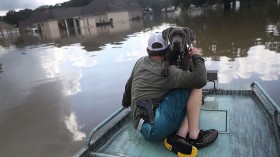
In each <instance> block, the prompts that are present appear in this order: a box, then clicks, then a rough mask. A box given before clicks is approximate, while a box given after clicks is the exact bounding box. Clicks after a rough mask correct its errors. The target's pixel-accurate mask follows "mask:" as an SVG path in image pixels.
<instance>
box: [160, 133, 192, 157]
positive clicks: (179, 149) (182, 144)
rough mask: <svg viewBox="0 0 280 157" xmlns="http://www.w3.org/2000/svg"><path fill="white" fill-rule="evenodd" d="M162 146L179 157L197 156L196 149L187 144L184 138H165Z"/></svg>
mask: <svg viewBox="0 0 280 157" xmlns="http://www.w3.org/2000/svg"><path fill="white" fill-rule="evenodd" d="M164 146H165V147H166V148H167V149H168V150H171V151H172V152H174V153H175V154H177V156H179V157H195V156H196V155H197V149H196V148H195V147H194V146H192V145H191V144H189V143H188V142H187V141H186V139H185V138H183V137H181V136H178V135H171V136H169V137H167V138H165V139H164Z"/></svg>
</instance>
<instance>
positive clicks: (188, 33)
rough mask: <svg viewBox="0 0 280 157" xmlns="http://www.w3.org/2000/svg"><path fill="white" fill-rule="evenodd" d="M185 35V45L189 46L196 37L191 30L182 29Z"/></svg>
mask: <svg viewBox="0 0 280 157" xmlns="http://www.w3.org/2000/svg"><path fill="white" fill-rule="evenodd" d="M183 29H184V31H185V32H186V34H187V44H188V45H191V43H192V42H193V41H194V40H195V38H196V35H195V33H194V31H193V30H191V29H189V28H188V27H184V28H183Z"/></svg>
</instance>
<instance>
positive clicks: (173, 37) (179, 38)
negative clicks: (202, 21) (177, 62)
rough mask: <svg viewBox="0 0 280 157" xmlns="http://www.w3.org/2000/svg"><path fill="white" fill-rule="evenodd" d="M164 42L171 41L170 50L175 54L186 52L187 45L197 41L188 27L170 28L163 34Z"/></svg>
mask: <svg viewBox="0 0 280 157" xmlns="http://www.w3.org/2000/svg"><path fill="white" fill-rule="evenodd" d="M162 37H163V39H164V40H166V41H169V43H170V50H171V51H175V52H178V51H179V52H181V53H182V52H184V51H185V49H186V48H187V45H189V46H190V45H191V43H192V42H193V41H194V39H195V37H196V36H195V33H194V31H192V30H191V29H189V28H187V27H169V28H167V29H165V30H163V32H162Z"/></svg>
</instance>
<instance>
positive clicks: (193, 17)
mask: <svg viewBox="0 0 280 157" xmlns="http://www.w3.org/2000/svg"><path fill="white" fill-rule="evenodd" d="M236 6H238V4H237V5H236ZM173 25H174V26H176V25H178V26H188V27H190V28H191V29H193V30H194V31H195V32H196V34H197V40H196V43H195V46H197V47H200V48H202V51H203V57H204V58H205V60H206V66H207V68H208V69H218V72H219V82H220V83H233V84H249V83H251V82H252V81H258V82H260V84H261V85H263V86H264V88H265V89H266V90H267V91H268V93H269V94H270V95H271V96H272V98H273V99H274V100H276V102H277V103H278V104H280V98H279V97H278V95H277V93H279V92H280V91H279V89H280V88H279V76H280V63H279V60H280V35H279V31H280V9H279V6H269V5H267V6H263V7H261V6H260V7H250V8H242V7H236V8H235V9H232V10H228V11H224V10H223V9H222V8H221V7H220V6H219V5H214V6H211V8H210V9H202V8H190V9H189V10H187V11H185V12H179V11H176V12H172V13H167V14H163V15H162V16H160V17H157V16H154V17H153V16H145V17H144V19H143V20H139V21H130V22H123V23H117V24H114V25H112V26H110V25H109V26H103V27H92V28H87V29H81V30H79V31H78V32H79V34H77V35H76V32H75V31H74V32H72V33H71V31H70V32H69V35H68V34H67V33H66V34H63V33H60V32H56V33H55V32H42V34H37V35H28V34H21V36H20V38H18V39H13V40H9V41H3V40H2V39H1V42H0V104H1V107H0V133H1V134H0V139H1V143H0V152H1V153H3V154H4V155H5V154H6V155H7V154H9V155H11V154H10V153H11V152H15V153H14V154H13V156H19V154H21V155H22V153H26V154H30V152H32V151H33V152H34V151H35V156H41V155H42V154H44V151H43V150H45V151H48V152H52V154H50V156H57V154H60V156H71V154H73V153H74V152H77V151H78V149H79V148H81V147H82V145H83V141H82V139H83V138H84V137H85V135H86V134H88V133H89V131H90V130H91V129H92V128H93V127H94V126H96V125H97V124H98V123H100V122H101V121H103V120H104V119H105V118H106V117H108V116H109V115H110V114H111V113H113V112H114V111H115V110H116V109H117V108H119V107H120V106H121V98H122V94H123V90H124V85H125V83H126V81H127V79H128V77H129V75H130V72H131V69H132V67H133V65H134V63H135V62H136V60H137V59H138V58H139V57H141V56H144V55H146V46H147V39H148V37H149V35H150V34H151V33H152V32H155V31H162V30H164V29H165V28H168V27H169V26H173ZM1 70H2V72H1ZM18 140H20V141H26V143H30V147H26V146H25V147H20V148H19V146H18V145H15V143H18V142H17V141H18ZM38 141H40V143H39V142H38ZM53 144H55V146H56V148H57V149H55V150H53ZM50 150H51V151H50ZM61 150H64V151H61ZM62 152H65V154H62Z"/></svg>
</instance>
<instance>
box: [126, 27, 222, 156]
mask: <svg viewBox="0 0 280 157" xmlns="http://www.w3.org/2000/svg"><path fill="white" fill-rule="evenodd" d="M167 49H168V43H167V41H165V40H164V39H163V38H162V33H159V32H156V33H153V34H152V35H151V36H150V37H149V40H148V47H147V52H148V56H144V57H142V58H140V59H139V60H138V61H137V62H136V64H135V66H134V68H133V71H132V73H131V76H130V78H129V79H128V81H127V83H126V86H125V92H124V96H123V101H122V105H123V106H124V107H129V106H131V111H132V116H133V120H134V127H135V129H138V130H139V131H140V132H141V134H142V135H143V136H144V138H145V139H146V140H148V141H160V140H164V145H165V147H166V148H167V149H169V150H171V151H173V152H175V153H176V154H177V155H178V156H185V155H190V156H196V155H197V149H201V148H203V147H206V146H208V145H210V144H212V143H213V142H214V141H215V140H216V139H217V137H218V131H217V130H214V129H210V130H200V129H199V113H200V107H201V104H202V89H201V88H202V87H203V86H205V84H206V82H207V80H206V75H207V74H206V68H205V63H204V59H203V58H202V57H201V56H200V51H199V50H198V49H197V48H194V47H192V48H191V50H190V52H189V54H190V57H191V58H192V62H193V64H194V70H193V71H192V72H189V71H183V70H181V69H179V68H178V67H176V66H175V65H170V67H169V75H168V76H166V77H163V76H162V75H161V67H162V62H163V61H164V54H165V52H166V50H167Z"/></svg>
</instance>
